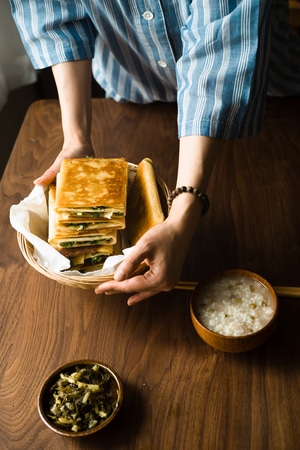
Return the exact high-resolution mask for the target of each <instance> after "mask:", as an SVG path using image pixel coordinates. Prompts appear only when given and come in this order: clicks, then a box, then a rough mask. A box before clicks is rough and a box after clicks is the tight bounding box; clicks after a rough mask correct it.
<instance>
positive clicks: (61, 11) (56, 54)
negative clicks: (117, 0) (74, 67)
mask: <svg viewBox="0 0 300 450" xmlns="http://www.w3.org/2000/svg"><path fill="white" fill-rule="evenodd" d="M10 4H11V9H12V15H13V18H14V20H15V22H16V25H17V28H18V30H19V33H20V36H21V39H22V42H23V44H24V47H25V49H26V51H27V53H28V55H29V57H30V59H31V62H32V64H33V66H34V68H36V69H42V68H44V67H48V66H52V65H54V64H57V63H60V62H65V61H73V60H79V59H91V58H92V57H93V54H94V44H95V32H94V28H93V25H92V24H91V22H90V20H89V18H88V17H87V15H86V12H85V10H84V8H83V6H82V4H81V2H80V1H79V0H73V1H72V2H70V1H55V0H44V1H38V0H35V1H34V0H10Z"/></svg>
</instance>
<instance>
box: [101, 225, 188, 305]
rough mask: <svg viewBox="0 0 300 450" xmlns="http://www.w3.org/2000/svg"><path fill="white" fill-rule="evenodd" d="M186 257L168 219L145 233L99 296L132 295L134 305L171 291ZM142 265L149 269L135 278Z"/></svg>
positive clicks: (130, 300) (131, 299)
mask: <svg viewBox="0 0 300 450" xmlns="http://www.w3.org/2000/svg"><path fill="white" fill-rule="evenodd" d="M185 254H186V248H185V246H184V242H182V239H181V236H180V233H179V232H178V230H177V229H176V226H175V225H174V224H173V223H172V221H171V220H168V219H167V220H165V222H163V223H162V224H159V225H156V226H154V227H153V228H151V229H150V230H148V231H147V233H145V234H144V235H143V236H142V237H141V238H140V240H139V241H138V242H137V243H136V245H135V247H134V249H133V250H132V252H131V253H130V254H129V255H128V256H126V258H125V259H124V261H123V262H122V263H121V264H120V266H119V267H118V269H117V270H116V273H115V276H114V280H112V281H108V282H105V283H103V284H101V285H99V286H98V287H97V288H96V289H95V292H96V294H103V293H104V294H106V295H112V294H117V293H133V295H131V296H130V297H129V299H128V302H127V303H128V305H133V304H134V303H138V302H140V301H142V300H145V299H147V298H149V297H151V296H153V295H155V294H158V293H159V292H162V291H170V290H171V289H172V288H173V287H174V286H175V284H176V283H177V282H178V281H179V279H180V274H181V269H182V265H183V262H184V258H185ZM141 263H145V264H146V265H147V266H148V270H147V271H146V272H145V273H143V274H141V275H136V276H134V272H135V271H136V270H137V268H138V267H139V265H140V264H141Z"/></svg>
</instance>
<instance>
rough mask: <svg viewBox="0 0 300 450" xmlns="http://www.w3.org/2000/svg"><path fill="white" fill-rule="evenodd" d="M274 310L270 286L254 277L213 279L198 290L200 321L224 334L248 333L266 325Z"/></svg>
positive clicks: (197, 310) (197, 304)
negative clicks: (199, 291)
mask: <svg viewBox="0 0 300 450" xmlns="http://www.w3.org/2000/svg"><path fill="white" fill-rule="evenodd" d="M274 312H275V305H274V300H273V298H272V296H271V294H270V293H269V291H268V290H267V288H266V287H265V286H264V285H263V284H262V283H260V282H259V281H258V280H256V279H254V278H248V277H246V276H245V277H236V276H227V277H224V278H222V279H221V280H217V281H213V282H211V283H210V284H208V285H207V286H205V287H204V289H203V290H202V291H201V293H199V295H198V296H197V301H196V311H195V313H196V315H197V318H198V320H199V321H200V322H201V323H202V325H204V326H205V327H206V328H208V329H209V330H211V331H214V332H215V333H218V334H222V335H225V336H245V335H247V334H251V333H255V332H256V331H259V330H260V329H261V328H263V327H264V326H265V325H266V324H267V323H268V322H269V321H270V319H271V318H272V316H273V315H274Z"/></svg>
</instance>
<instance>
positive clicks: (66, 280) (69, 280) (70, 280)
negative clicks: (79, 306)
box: [17, 163, 169, 289]
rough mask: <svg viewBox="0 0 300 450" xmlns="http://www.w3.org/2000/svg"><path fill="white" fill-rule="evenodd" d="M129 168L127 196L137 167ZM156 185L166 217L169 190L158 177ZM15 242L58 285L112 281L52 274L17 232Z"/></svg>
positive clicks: (91, 286)
mask: <svg viewBox="0 0 300 450" xmlns="http://www.w3.org/2000/svg"><path fill="white" fill-rule="evenodd" d="M129 168H130V176H129V195H130V185H131V183H132V181H133V179H134V176H135V173H136V169H137V166H136V165H134V164H131V163H129ZM156 183H157V187H158V192H159V196H160V200H161V205H162V209H163V212H164V214H165V217H166V216H167V214H168V206H167V198H168V195H169V189H168V187H167V185H166V183H165V182H164V181H163V180H162V179H161V178H160V177H158V176H156ZM17 240H18V244H19V247H20V250H21V252H22V255H23V256H24V258H25V260H26V261H27V262H28V264H29V265H30V266H31V267H33V269H35V270H36V271H37V272H39V273H41V274H42V275H44V276H46V277H48V278H51V279H52V280H55V281H57V282H58V283H61V284H64V285H66V286H71V287H75V288H82V289H94V288H95V287H96V286H98V285H99V284H101V283H104V282H105V281H109V280H112V279H113V274H108V275H106V276H93V275H87V276H84V275H80V276H76V275H68V274H65V273H63V272H60V273H57V272H53V271H51V270H49V269H47V268H46V267H44V266H42V265H41V264H39V263H38V261H36V259H35V258H34V257H33V245H32V244H31V243H30V242H28V241H27V239H26V238H25V237H24V235H23V234H21V233H20V232H17ZM143 270H145V265H141V266H140V267H139V268H138V269H137V271H136V273H141V272H142V271H143Z"/></svg>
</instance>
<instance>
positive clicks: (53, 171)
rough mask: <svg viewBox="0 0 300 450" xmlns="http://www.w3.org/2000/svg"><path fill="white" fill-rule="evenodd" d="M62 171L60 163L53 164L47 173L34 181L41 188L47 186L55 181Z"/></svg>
mask: <svg viewBox="0 0 300 450" xmlns="http://www.w3.org/2000/svg"><path fill="white" fill-rule="evenodd" d="M59 169H60V163H55V164H53V165H52V166H51V167H50V168H49V169H48V170H46V172H44V173H43V175H41V176H40V177H39V178H37V179H36V180H34V184H36V185H39V186H47V185H48V184H50V183H52V181H54V180H55V177H56V175H57V173H58V172H59Z"/></svg>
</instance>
